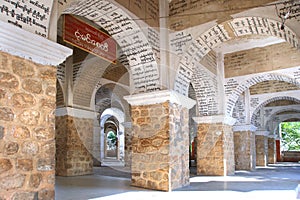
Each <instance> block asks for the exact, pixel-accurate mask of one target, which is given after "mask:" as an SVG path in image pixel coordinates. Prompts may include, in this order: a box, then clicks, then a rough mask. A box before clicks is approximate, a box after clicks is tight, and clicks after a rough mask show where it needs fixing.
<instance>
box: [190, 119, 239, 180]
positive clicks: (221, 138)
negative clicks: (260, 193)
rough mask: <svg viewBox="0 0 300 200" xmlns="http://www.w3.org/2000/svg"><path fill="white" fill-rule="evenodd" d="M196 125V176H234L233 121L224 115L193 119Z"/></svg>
mask: <svg viewBox="0 0 300 200" xmlns="http://www.w3.org/2000/svg"><path fill="white" fill-rule="evenodd" d="M193 119H194V120H195V122H196V123H197V124H198V134H197V174H198V175H215V176H226V175H231V174H234V170H235V167H234V165H235V163H234V143H233V131H232V125H233V124H234V123H235V119H233V118H231V117H227V116H224V115H218V116H208V117H198V118H193Z"/></svg>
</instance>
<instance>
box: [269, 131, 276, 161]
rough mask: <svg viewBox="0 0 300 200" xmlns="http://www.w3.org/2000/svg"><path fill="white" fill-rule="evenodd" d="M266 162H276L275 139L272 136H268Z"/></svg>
mask: <svg viewBox="0 0 300 200" xmlns="http://www.w3.org/2000/svg"><path fill="white" fill-rule="evenodd" d="M268 163H269V164H275V163H276V140H275V137H274V136H269V138H268Z"/></svg>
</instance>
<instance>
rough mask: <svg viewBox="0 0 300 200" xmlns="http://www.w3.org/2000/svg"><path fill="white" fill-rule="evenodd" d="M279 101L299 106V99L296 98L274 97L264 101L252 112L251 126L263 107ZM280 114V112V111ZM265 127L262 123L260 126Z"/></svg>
mask: <svg viewBox="0 0 300 200" xmlns="http://www.w3.org/2000/svg"><path fill="white" fill-rule="evenodd" d="M280 100H290V101H294V102H297V103H299V104H300V98H296V97H291V96H285V95H282V96H276V97H273V98H270V99H268V100H266V101H264V102H263V103H261V104H259V105H257V107H256V108H255V110H254V112H253V113H252V115H251V116H250V119H251V124H256V122H255V121H256V118H257V115H258V113H259V111H260V110H261V109H262V108H263V107H265V106H266V105H267V104H269V103H271V102H274V101H280ZM280 112H282V111H280ZM265 125H266V123H265V122H263V124H261V126H262V127H265Z"/></svg>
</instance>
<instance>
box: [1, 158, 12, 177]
mask: <svg viewBox="0 0 300 200" xmlns="http://www.w3.org/2000/svg"><path fill="white" fill-rule="evenodd" d="M12 167H13V166H12V164H11V161H10V160H9V159H5V158H0V174H2V173H4V172H6V171H8V170H10V169H11V168H12Z"/></svg>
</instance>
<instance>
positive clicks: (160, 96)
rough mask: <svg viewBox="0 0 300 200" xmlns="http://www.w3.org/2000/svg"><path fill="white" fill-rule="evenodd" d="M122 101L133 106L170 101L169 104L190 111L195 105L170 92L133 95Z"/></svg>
mask: <svg viewBox="0 0 300 200" xmlns="http://www.w3.org/2000/svg"><path fill="white" fill-rule="evenodd" d="M124 99H125V100H126V101H128V103H129V104H130V105H135V106H140V105H152V104H158V103H163V102H166V101H170V102H171V103H176V104H179V105H182V106H183V107H185V108H188V109H191V108H192V107H193V106H194V105H195V104H196V101H195V100H193V99H190V98H188V97H187V96H184V95H182V94H179V93H177V92H175V91H171V90H162V91H155V92H151V93H141V94H134V95H129V96H124Z"/></svg>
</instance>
